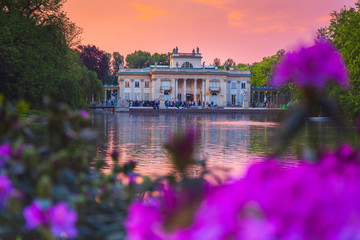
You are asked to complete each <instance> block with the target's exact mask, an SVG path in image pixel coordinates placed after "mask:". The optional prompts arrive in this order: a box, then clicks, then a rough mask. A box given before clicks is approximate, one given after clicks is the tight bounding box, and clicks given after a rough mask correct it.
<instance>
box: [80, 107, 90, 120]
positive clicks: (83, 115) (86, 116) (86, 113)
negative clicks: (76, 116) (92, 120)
mask: <svg viewBox="0 0 360 240" xmlns="http://www.w3.org/2000/svg"><path fill="white" fill-rule="evenodd" d="M80 114H81V116H82V117H83V118H85V119H88V118H89V113H88V111H86V110H85V109H82V110H80Z"/></svg>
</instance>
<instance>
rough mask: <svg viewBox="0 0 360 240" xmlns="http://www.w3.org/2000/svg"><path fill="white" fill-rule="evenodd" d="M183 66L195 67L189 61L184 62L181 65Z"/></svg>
mask: <svg viewBox="0 0 360 240" xmlns="http://www.w3.org/2000/svg"><path fill="white" fill-rule="evenodd" d="M181 67H182V68H193V65H192V64H191V63H189V62H184V63H183V64H182V65H181Z"/></svg>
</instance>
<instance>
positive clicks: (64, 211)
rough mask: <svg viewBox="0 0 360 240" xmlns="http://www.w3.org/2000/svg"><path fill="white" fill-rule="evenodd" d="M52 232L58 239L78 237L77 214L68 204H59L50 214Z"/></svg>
mask: <svg viewBox="0 0 360 240" xmlns="http://www.w3.org/2000/svg"><path fill="white" fill-rule="evenodd" d="M48 214H49V224H50V229H51V232H52V234H53V235H54V236H56V237H66V238H74V237H76V236H77V230H76V227H75V224H76V221H77V213H76V212H75V211H73V210H71V209H70V208H69V207H68V206H67V204H66V203H64V202H59V203H58V204H56V205H55V206H53V207H52V208H51V209H50V210H49V212H48Z"/></svg>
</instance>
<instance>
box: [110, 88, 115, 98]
mask: <svg viewBox="0 0 360 240" xmlns="http://www.w3.org/2000/svg"><path fill="white" fill-rule="evenodd" d="M113 93H114V92H113V89H111V90H110V100H111V101H112V100H113Z"/></svg>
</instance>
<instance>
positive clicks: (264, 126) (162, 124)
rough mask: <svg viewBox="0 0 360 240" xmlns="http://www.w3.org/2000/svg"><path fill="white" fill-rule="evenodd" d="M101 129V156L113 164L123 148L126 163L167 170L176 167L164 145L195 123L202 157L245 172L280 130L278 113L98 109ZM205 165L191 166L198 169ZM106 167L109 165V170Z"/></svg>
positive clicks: (142, 169)
mask: <svg viewBox="0 0 360 240" xmlns="http://www.w3.org/2000/svg"><path fill="white" fill-rule="evenodd" d="M92 121H93V126H94V128H96V129H97V130H98V131H99V137H98V142H97V154H98V156H97V157H103V158H105V160H107V163H108V166H109V167H111V165H112V160H111V157H110V154H111V152H112V151H113V150H117V151H118V152H119V154H120V162H125V161H126V160H129V159H134V160H136V161H137V162H138V167H137V172H139V173H141V174H144V175H150V176H154V175H163V174H166V173H169V172H171V171H173V169H172V166H171V164H170V162H169V160H168V156H167V153H166V151H165V149H164V148H163V146H164V144H165V143H166V142H167V141H168V139H169V138H170V137H171V136H172V135H173V134H174V133H175V132H176V131H177V130H184V129H186V128H187V127H192V128H194V129H195V130H196V132H197V139H196V154H195V157H196V159H199V160H202V159H207V162H208V166H209V167H210V168H211V169H230V170H231V171H232V172H236V173H238V172H243V171H244V170H246V169H247V166H248V164H249V162H250V161H257V160H259V159H260V158H261V157H264V156H265V155H266V153H267V151H268V149H269V146H268V145H267V142H269V143H271V142H273V140H275V137H276V135H277V133H278V130H279V124H278V119H277V116H271V115H269V116H261V115H231V114H229V115H227V114H224V115H223V114H221V115H217V114H208V115H205V114H192V115H190V114H159V115H145V114H144V115H143V114H129V113H117V114H112V113H107V112H100V111H99V112H96V111H94V112H93V119H92ZM199 170H200V166H196V165H195V166H194V167H193V168H192V169H190V171H191V174H194V175H195V174H197V173H198V172H199ZM105 171H106V170H105Z"/></svg>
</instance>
